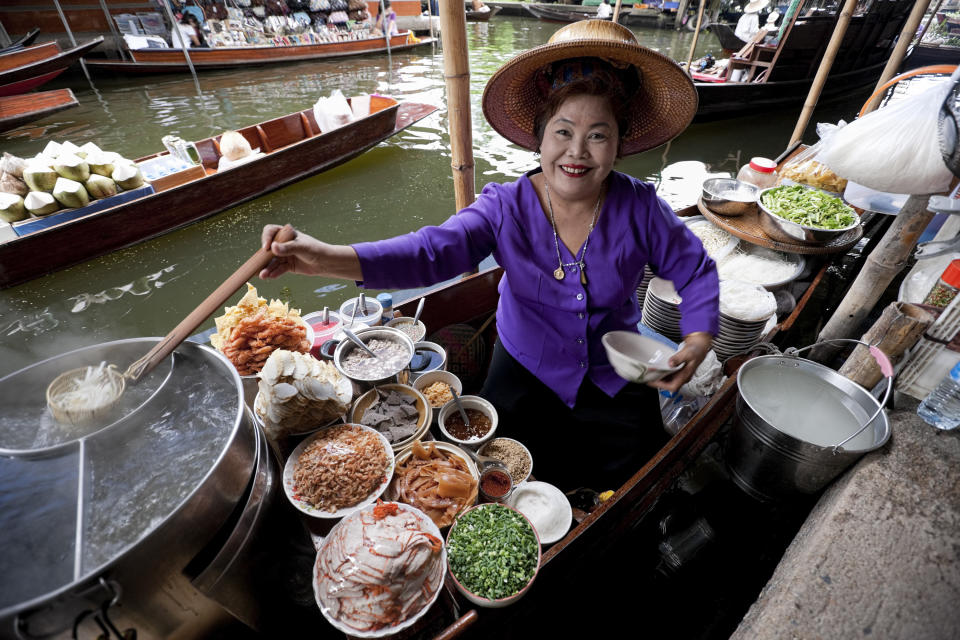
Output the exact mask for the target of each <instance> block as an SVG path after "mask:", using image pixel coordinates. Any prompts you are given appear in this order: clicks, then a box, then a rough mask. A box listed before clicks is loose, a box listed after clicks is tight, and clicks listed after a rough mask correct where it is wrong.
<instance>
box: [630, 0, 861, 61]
mask: <svg viewBox="0 0 960 640" xmlns="http://www.w3.org/2000/svg"><path fill="white" fill-rule="evenodd" d="M847 1H848V2H849V1H850V0H847ZM619 4H620V2H619V0H618V2H617V5H619ZM706 6H707V0H700V11H698V12H697V28H696V29H695V30H694V32H693V42H691V43H690V55H688V56H687V75H691V72H690V65H691V64H693V50H694V49H696V48H697V38H699V37H700V23H701V22H703V10H704V8H705V7H706Z"/></svg>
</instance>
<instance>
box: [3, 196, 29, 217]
mask: <svg viewBox="0 0 960 640" xmlns="http://www.w3.org/2000/svg"><path fill="white" fill-rule="evenodd" d="M26 217H27V210H26V208H25V207H24V206H23V198H21V197H20V196H18V195H16V194H15V193H0V220H3V221H5V222H16V221H17V220H23V219H24V218H26Z"/></svg>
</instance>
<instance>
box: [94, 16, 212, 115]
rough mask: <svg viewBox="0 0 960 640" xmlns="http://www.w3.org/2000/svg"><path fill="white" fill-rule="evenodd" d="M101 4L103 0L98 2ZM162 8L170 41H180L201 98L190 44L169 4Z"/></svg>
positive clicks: (201, 92) (201, 93)
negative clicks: (165, 16)
mask: <svg viewBox="0 0 960 640" xmlns="http://www.w3.org/2000/svg"><path fill="white" fill-rule="evenodd" d="M100 1H101V2H103V0H100ZM163 6H164V7H166V9H167V18H169V20H170V24H171V25H172V27H173V29H172V31H171V32H170V40H171V42H172V41H173V39H174V37H176V39H177V40H179V41H180V49H181V51H183V57H184V58H186V60H187V66H188V67H190V75H192V76H193V86H195V87H196V88H197V95H198V96H200V97H201V98H203V91H201V90H200V79H199V78H197V70H196V69H194V68H193V60H191V59H190V52H189V51H188V50H187V49H189V48H190V43H189V42H187V41H185V40H184V39H183V32H182V31H180V26H179V25H178V24H177V19H176V17H175V16H174V15H173V9H171V8H170V3H169V2H164V3H163Z"/></svg>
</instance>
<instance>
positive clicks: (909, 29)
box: [862, 0, 930, 115]
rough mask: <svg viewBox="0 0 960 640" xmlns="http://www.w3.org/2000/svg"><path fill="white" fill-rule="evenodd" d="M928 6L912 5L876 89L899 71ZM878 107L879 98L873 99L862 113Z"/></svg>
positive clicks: (923, 1)
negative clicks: (911, 9)
mask: <svg viewBox="0 0 960 640" xmlns="http://www.w3.org/2000/svg"><path fill="white" fill-rule="evenodd" d="M929 6H930V0H917V3H916V4H914V5H913V11H911V12H910V15H909V16H908V17H907V22H906V24H904V25H903V30H902V31H901V32H900V40H898V41H897V46H896V47H894V49H893V53H891V54H890V59H889V60H887V66H885V67H884V68H883V73H881V74H880V79H879V80H877V88H880V87H881V86H883V84H884V83H885V82H886V81H887V80H889V79H890V78H892V77H893V76H894V74H895V73H896V72H897V70H898V69H900V65H901V64H903V58H904V56H905V55H906V53H907V47H909V46H910V43H911V42H913V34H915V33H916V32H917V27H918V26H920V21H921V20H922V19H923V14H925V13H926V12H927V7H929ZM879 106H880V98H879V97H877V98H874V99H873V100H871V101H870V104H868V105H867V106H866V108H865V109H864V110H863V112H862V113H863V114H864V115H866V114H868V113H870V112H871V111H873V110H875V109H876V108H877V107H879Z"/></svg>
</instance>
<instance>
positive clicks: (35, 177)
mask: <svg viewBox="0 0 960 640" xmlns="http://www.w3.org/2000/svg"><path fill="white" fill-rule="evenodd" d="M59 177H60V174H58V173H57V172H56V171H54V170H53V169H51V168H50V167H48V166H46V165H44V164H41V163H39V162H35V161H31V162H28V163H27V167H26V168H25V169H24V170H23V181H24V182H26V183H27V186H28V187H30V190H31V191H52V190H53V185H55V184H56V183H57V179H58V178H59Z"/></svg>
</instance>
